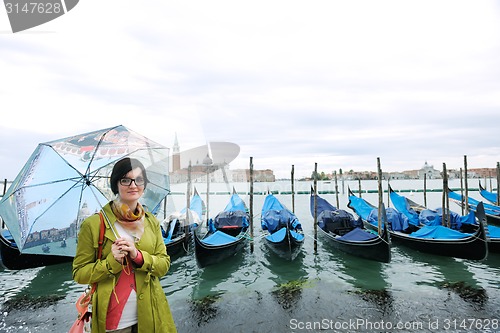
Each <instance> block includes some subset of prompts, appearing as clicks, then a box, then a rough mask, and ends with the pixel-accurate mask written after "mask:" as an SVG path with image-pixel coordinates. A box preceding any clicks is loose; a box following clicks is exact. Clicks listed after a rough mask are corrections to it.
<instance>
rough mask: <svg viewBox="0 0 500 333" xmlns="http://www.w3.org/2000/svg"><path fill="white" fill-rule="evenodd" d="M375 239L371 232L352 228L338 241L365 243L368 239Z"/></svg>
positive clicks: (375, 236)
mask: <svg viewBox="0 0 500 333" xmlns="http://www.w3.org/2000/svg"><path fill="white" fill-rule="evenodd" d="M374 238H377V235H376V234H372V233H371V232H368V231H365V230H361V229H360V228H354V229H352V230H351V231H349V232H348V233H347V234H345V235H344V236H342V237H339V238H338V239H341V240H346V241H358V242H360V241H366V240H370V239H374Z"/></svg>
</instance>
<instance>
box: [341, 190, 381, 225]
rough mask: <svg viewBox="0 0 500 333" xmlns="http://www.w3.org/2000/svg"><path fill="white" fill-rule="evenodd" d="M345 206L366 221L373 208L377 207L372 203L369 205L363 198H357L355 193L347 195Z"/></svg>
mask: <svg viewBox="0 0 500 333" xmlns="http://www.w3.org/2000/svg"><path fill="white" fill-rule="evenodd" d="M347 207H350V208H352V209H353V210H354V211H355V212H356V214H357V215H358V216H359V217H361V218H362V219H363V220H365V221H368V216H369V215H370V213H371V211H372V210H373V209H377V208H376V207H374V206H373V205H370V204H369V203H368V202H367V201H366V200H365V199H363V198H358V197H357V196H355V195H351V196H349V204H348V205H347Z"/></svg>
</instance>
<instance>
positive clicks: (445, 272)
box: [400, 248, 488, 308]
mask: <svg viewBox="0 0 500 333" xmlns="http://www.w3.org/2000/svg"><path fill="white" fill-rule="evenodd" d="M400 253H402V254H403V255H405V256H406V257H407V258H406V260H409V261H411V265H412V267H418V268H420V269H421V270H423V271H424V272H426V273H427V274H425V275H421V276H420V277H421V278H424V279H423V280H420V281H417V282H416V284H418V285H429V286H433V287H436V288H439V289H442V290H447V291H448V292H453V293H455V294H456V295H458V296H459V297H460V298H461V299H462V300H464V301H466V302H467V303H469V304H470V305H472V306H474V307H479V308H481V307H482V306H483V305H484V304H485V302H486V301H487V300H488V294H487V292H486V290H485V289H484V288H483V286H482V285H481V281H480V280H479V279H478V278H477V276H476V274H474V273H473V272H472V271H471V269H469V268H470V265H473V266H474V265H483V264H481V262H480V261H474V260H465V259H458V258H453V257H443V256H437V255H430V254H425V253H421V252H418V251H412V250H411V249H404V248H401V249H400Z"/></svg>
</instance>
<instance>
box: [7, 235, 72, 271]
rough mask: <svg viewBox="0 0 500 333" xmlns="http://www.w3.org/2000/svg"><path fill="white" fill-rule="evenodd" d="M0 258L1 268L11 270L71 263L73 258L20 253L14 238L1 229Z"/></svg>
mask: <svg viewBox="0 0 500 333" xmlns="http://www.w3.org/2000/svg"><path fill="white" fill-rule="evenodd" d="M0 256H1V259H2V260H1V261H2V264H3V266H5V267H6V268H8V269H11V270H20V269H28V268H36V267H42V266H48V265H55V264H62V263H66V262H72V261H73V257H69V256H60V255H54V254H32V253H21V252H19V249H18V248H17V245H16V243H15V241H14V238H12V236H11V235H10V232H9V231H8V230H6V229H2V232H1V233H0Z"/></svg>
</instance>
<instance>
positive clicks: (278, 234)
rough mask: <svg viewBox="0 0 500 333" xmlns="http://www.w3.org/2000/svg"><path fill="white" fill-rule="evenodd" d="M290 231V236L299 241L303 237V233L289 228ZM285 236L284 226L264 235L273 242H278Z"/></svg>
mask: <svg viewBox="0 0 500 333" xmlns="http://www.w3.org/2000/svg"><path fill="white" fill-rule="evenodd" d="M290 233H291V235H292V237H293V238H295V239H297V240H298V241H301V240H303V239H304V235H303V234H299V233H297V232H295V231H293V230H291V231H290ZM285 237H286V228H281V229H280V230H278V231H276V232H275V233H274V234H272V235H268V236H266V239H268V240H269V241H271V242H273V243H279V242H281V241H283V240H284V239H285Z"/></svg>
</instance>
